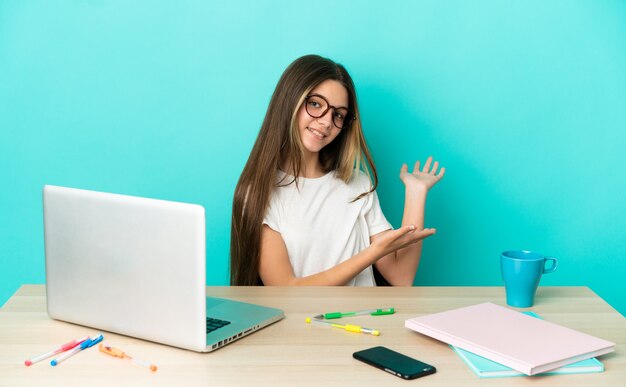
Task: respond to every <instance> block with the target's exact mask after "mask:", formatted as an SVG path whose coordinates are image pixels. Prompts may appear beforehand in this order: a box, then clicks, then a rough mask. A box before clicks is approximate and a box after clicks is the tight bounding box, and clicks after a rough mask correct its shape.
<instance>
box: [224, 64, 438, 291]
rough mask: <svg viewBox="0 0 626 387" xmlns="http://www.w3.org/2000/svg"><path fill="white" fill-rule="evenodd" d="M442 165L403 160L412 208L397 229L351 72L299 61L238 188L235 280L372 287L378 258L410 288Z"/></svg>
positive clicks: (285, 78) (396, 281) (280, 88)
mask: <svg viewBox="0 0 626 387" xmlns="http://www.w3.org/2000/svg"><path fill="white" fill-rule="evenodd" d="M365 162H366V163H367V165H363V164H365ZM438 168H439V164H438V162H435V163H434V164H433V163H432V159H431V158H430V157H429V158H428V160H427V161H426V163H425V165H424V167H423V169H422V170H421V171H420V162H419V161H418V162H417V163H416V164H415V166H414V169H413V172H412V173H409V171H408V167H407V165H406V164H404V165H403V166H402V168H401V169H400V179H401V180H402V182H403V183H404V185H405V188H406V197H405V206H404V215H403V219H402V227H400V228H399V229H397V230H393V229H392V227H391V225H390V224H389V222H387V220H386V219H385V216H384V215H383V213H382V210H381V208H380V204H379V202H378V196H377V195H376V191H375V190H376V187H377V185H378V175H377V173H376V168H375V166H374V163H373V161H372V158H371V156H370V152H369V150H368V148H367V145H366V143H365V139H364V137H363V132H362V130H361V121H360V116H359V109H358V104H357V100H356V91H355V88H354V84H353V82H352V79H351V78H350V75H349V74H348V72H347V71H346V69H345V68H344V67H343V66H342V65H340V64H338V63H335V62H333V61H331V60H329V59H326V58H322V57H320V56H317V55H307V56H303V57H301V58H299V59H297V60H295V61H294V62H293V63H292V64H291V65H289V67H288V68H287V69H286V70H285V72H284V73H283V75H282V76H281V78H280V80H279V81H278V85H277V86H276V89H275V90H274V94H273V95H272V99H271V101H270V104H269V107H268V109H267V113H266V115H265V119H264V121H263V124H262V125H261V130H260V133H259V136H258V138H257V140H256V143H255V144H254V148H253V149H252V153H251V154H250V158H249V159H248V162H247V163H246V166H245V167H244V170H243V172H242V174H241V177H240V178H239V182H238V183H237V187H236V189H235V197H234V201H233V213H232V228H231V284H232V285H263V284H264V285H359V286H374V285H376V283H375V281H374V274H373V270H372V265H375V267H376V269H377V270H378V271H379V272H380V274H382V276H383V277H384V279H385V280H386V281H388V282H389V283H390V284H392V285H405V286H411V285H412V284H413V279H414V278H415V272H416V271H417V266H418V264H419V260H420V255H421V249H422V243H421V241H422V240H423V239H424V238H426V237H428V236H430V235H432V234H434V233H435V230H434V229H424V207H425V202H426V194H427V193H428V191H429V189H430V188H432V187H433V186H434V185H435V184H436V183H437V182H438V181H439V180H441V178H442V177H443V175H444V172H445V168H441V170H440V171H439V173H437V170H438ZM370 177H372V179H371V180H372V181H370Z"/></svg>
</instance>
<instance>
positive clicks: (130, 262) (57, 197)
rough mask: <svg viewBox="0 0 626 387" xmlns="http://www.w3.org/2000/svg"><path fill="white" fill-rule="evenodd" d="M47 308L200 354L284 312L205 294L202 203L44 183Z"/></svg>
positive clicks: (63, 317)
mask: <svg viewBox="0 0 626 387" xmlns="http://www.w3.org/2000/svg"><path fill="white" fill-rule="evenodd" d="M43 210H44V211H43V212H44V236H45V252H46V294H47V303H48V305H47V306H48V314H49V315H50V317H51V318H53V319H58V320H63V321H68V322H71V323H75V324H80V325H85V326H89V327H93V328H97V329H101V330H105V331H110V332H115V333H119V334H123V335H127V336H133V337H137V338H141V339H145V340H150V341H154V342H158V343H162V344H167V345H171V346H174V347H180V348H185V349H189V350H192V351H198V352H210V351H213V350H215V349H217V348H220V347H222V346H223V345H226V344H228V343H230V342H232V341H235V340H238V339H240V338H242V337H244V336H246V335H248V334H250V333H252V332H255V331H257V330H259V329H261V328H263V327H265V326H267V325H269V324H271V323H273V322H276V321H278V320H280V319H281V318H283V317H284V313H283V311H282V310H279V309H275V308H269V307H264V306H259V305H253V304H248V303H243V302H238V301H233V300H226V299H219V298H213V297H207V296H206V285H205V278H206V271H205V270H206V252H205V250H206V244H205V215H204V208H203V207H202V206H199V205H194V204H186V203H177V202H170V201H164V200H155V199H146V198H140V197H134V196H126V195H116V194H110V193H102V192H94V191H86V190H79V189H73V188H64V187H57V186H50V185H46V186H44V188H43Z"/></svg>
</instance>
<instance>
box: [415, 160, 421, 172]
mask: <svg viewBox="0 0 626 387" xmlns="http://www.w3.org/2000/svg"><path fill="white" fill-rule="evenodd" d="M419 171H420V161H419V160H417V161H416V162H415V165H413V173H418V172H419Z"/></svg>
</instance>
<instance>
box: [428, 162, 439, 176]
mask: <svg viewBox="0 0 626 387" xmlns="http://www.w3.org/2000/svg"><path fill="white" fill-rule="evenodd" d="M437 168H439V161H435V164H433V169H431V170H430V174H431V175H434V174H435V172H437Z"/></svg>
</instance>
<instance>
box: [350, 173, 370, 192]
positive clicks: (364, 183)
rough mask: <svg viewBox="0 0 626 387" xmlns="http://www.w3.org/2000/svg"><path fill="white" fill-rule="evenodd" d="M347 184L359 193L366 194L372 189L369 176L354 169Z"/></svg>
mask: <svg viewBox="0 0 626 387" xmlns="http://www.w3.org/2000/svg"><path fill="white" fill-rule="evenodd" d="M349 184H350V185H352V186H354V187H355V188H357V189H359V190H361V192H366V191H369V190H371V189H372V181H371V179H370V177H369V175H368V174H367V173H365V172H364V171H363V170H361V169H354V172H353V174H352V179H351V180H350V183H349Z"/></svg>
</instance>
